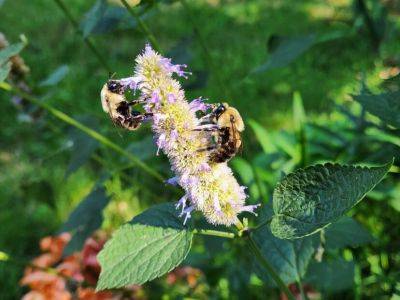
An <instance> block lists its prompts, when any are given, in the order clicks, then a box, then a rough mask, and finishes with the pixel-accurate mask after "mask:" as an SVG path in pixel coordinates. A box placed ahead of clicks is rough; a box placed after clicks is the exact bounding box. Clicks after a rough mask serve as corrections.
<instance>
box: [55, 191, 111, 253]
mask: <svg viewBox="0 0 400 300" xmlns="http://www.w3.org/2000/svg"><path fill="white" fill-rule="evenodd" d="M108 201H109V197H107V196H106V194H105V190H104V188H102V187H95V188H94V189H93V191H92V192H90V194H89V195H88V196H87V197H86V198H85V199H84V200H82V202H81V203H79V205H78V206H77V207H76V209H75V210H74V211H73V212H72V213H71V214H70V216H69V218H68V220H67V221H66V222H65V224H64V225H63V226H62V227H61V229H60V232H70V233H71V234H72V239H71V241H70V242H69V243H68V245H67V246H66V247H65V249H64V255H70V254H72V253H73V252H75V251H78V250H80V249H82V246H83V244H84V242H85V240H86V239H87V238H88V237H90V236H91V235H92V234H93V232H94V231H95V230H96V229H98V228H99V227H100V226H101V223H102V222H103V216H102V212H103V210H104V208H105V207H106V206H107V204H108Z"/></svg>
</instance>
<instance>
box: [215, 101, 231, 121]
mask: <svg viewBox="0 0 400 300" xmlns="http://www.w3.org/2000/svg"><path fill="white" fill-rule="evenodd" d="M228 107H229V105H228V103H220V104H219V105H218V106H217V108H215V110H214V114H215V115H216V117H217V118H218V117H219V116H220V115H222V114H223V113H224V112H225V111H226V109H227V108H228Z"/></svg>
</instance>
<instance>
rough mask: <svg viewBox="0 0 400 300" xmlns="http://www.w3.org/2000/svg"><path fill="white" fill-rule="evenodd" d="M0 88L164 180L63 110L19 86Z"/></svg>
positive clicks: (0, 86) (1, 86)
mask: <svg viewBox="0 0 400 300" xmlns="http://www.w3.org/2000/svg"><path fill="white" fill-rule="evenodd" d="M0 88H2V89H3V90H6V91H8V92H14V93H15V94H17V95H19V96H21V97H22V98H24V99H25V100H28V101H30V102H32V103H34V104H36V105H37V106H40V107H41V108H43V109H45V110H47V111H48V112H49V113H51V114H52V115H53V116H55V117H56V118H58V119H60V120H62V121H63V122H65V123H67V124H69V125H71V126H73V127H76V128H78V129H79V130H81V131H83V132H84V133H86V134H87V135H89V136H90V137H92V138H93V139H95V140H97V141H99V142H100V143H101V144H103V145H104V146H107V147H108V148H111V149H113V150H114V151H115V152H117V153H119V154H121V155H123V156H125V157H126V158H128V159H129V160H130V161H131V162H132V163H135V164H136V165H137V166H138V167H139V168H141V169H143V171H145V172H146V173H148V174H149V175H151V176H153V177H154V178H156V179H157V180H159V181H161V182H164V178H163V177H162V175H161V174H160V173H158V172H157V171H156V170H154V169H152V168H151V167H149V166H148V165H147V164H145V163H144V162H142V161H141V160H140V159H139V158H137V157H136V156H135V155H133V154H131V153H129V152H127V151H126V150H125V149H123V148H121V147H120V146H118V145H117V144H115V143H114V142H112V141H111V140H109V139H108V138H107V137H105V136H103V135H102V134H100V133H98V132H97V131H95V130H93V129H91V128H89V127H87V126H85V125H83V124H82V123H80V122H79V121H77V120H75V119H73V118H71V117H70V116H68V115H67V114H65V113H64V112H62V111H60V110H58V109H56V108H54V107H52V106H51V105H49V104H47V103H44V102H42V101H40V100H38V99H36V98H35V97H33V96H31V95H29V94H27V93H25V92H24V91H21V90H20V89H19V88H17V87H15V86H12V85H10V84H8V83H5V82H3V83H1V84H0Z"/></svg>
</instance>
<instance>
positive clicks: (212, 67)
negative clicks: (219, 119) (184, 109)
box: [180, 0, 229, 98]
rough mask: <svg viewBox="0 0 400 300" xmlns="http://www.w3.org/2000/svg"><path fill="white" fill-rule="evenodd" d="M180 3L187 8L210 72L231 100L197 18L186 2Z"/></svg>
mask: <svg viewBox="0 0 400 300" xmlns="http://www.w3.org/2000/svg"><path fill="white" fill-rule="evenodd" d="M180 2H181V3H182V6H183V7H184V8H185V10H186V13H187V14H188V16H189V22H190V23H191V24H192V27H193V31H194V34H195V35H196V37H197V41H198V42H199V44H200V47H201V48H202V50H203V53H204V59H205V61H206V64H207V66H208V69H209V71H211V72H213V74H214V76H215V79H216V80H217V82H218V85H219V86H220V89H221V92H222V93H223V96H224V97H225V98H229V95H228V89H227V88H226V86H225V84H224V81H223V80H222V78H221V77H220V73H219V72H218V71H217V70H218V69H219V68H217V67H216V65H215V63H214V60H213V58H212V56H211V53H210V51H209V50H208V47H207V43H206V41H205V40H204V38H203V36H202V34H201V32H200V29H199V26H197V24H196V22H195V18H196V17H195V16H194V15H193V13H192V11H191V9H190V7H189V5H188V4H187V2H186V0H180Z"/></svg>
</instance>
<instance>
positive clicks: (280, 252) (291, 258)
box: [254, 226, 316, 284]
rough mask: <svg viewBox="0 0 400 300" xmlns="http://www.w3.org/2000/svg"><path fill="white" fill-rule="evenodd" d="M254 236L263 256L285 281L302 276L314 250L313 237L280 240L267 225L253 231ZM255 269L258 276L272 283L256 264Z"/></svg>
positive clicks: (293, 280) (314, 242) (294, 279)
mask: <svg viewBox="0 0 400 300" xmlns="http://www.w3.org/2000/svg"><path fill="white" fill-rule="evenodd" d="M254 238H255V240H256V243H257V244H258V245H259V247H260V250H261V252H262V254H263V256H264V257H265V258H266V259H267V260H268V261H269V262H270V263H271V264H272V266H273V268H274V270H275V271H276V272H277V273H278V275H279V277H281V279H282V280H283V281H284V282H285V283H292V282H295V281H296V280H297V279H298V278H301V277H303V276H304V274H305V273H306V271H307V267H308V264H309V262H310V260H311V258H312V255H313V253H314V251H315V247H316V239H315V238H314V237H306V238H303V239H298V240H295V241H288V240H281V239H278V238H276V237H275V236H273V235H272V233H271V231H270V229H269V227H268V226H263V227H261V228H259V229H257V230H256V231H255V232H254ZM255 270H256V273H257V274H258V275H259V276H260V278H262V279H264V280H266V281H267V282H271V284H272V280H271V279H270V278H269V277H268V276H267V275H266V274H265V271H264V270H263V269H261V267H259V266H258V264H257V265H256V269H255Z"/></svg>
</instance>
